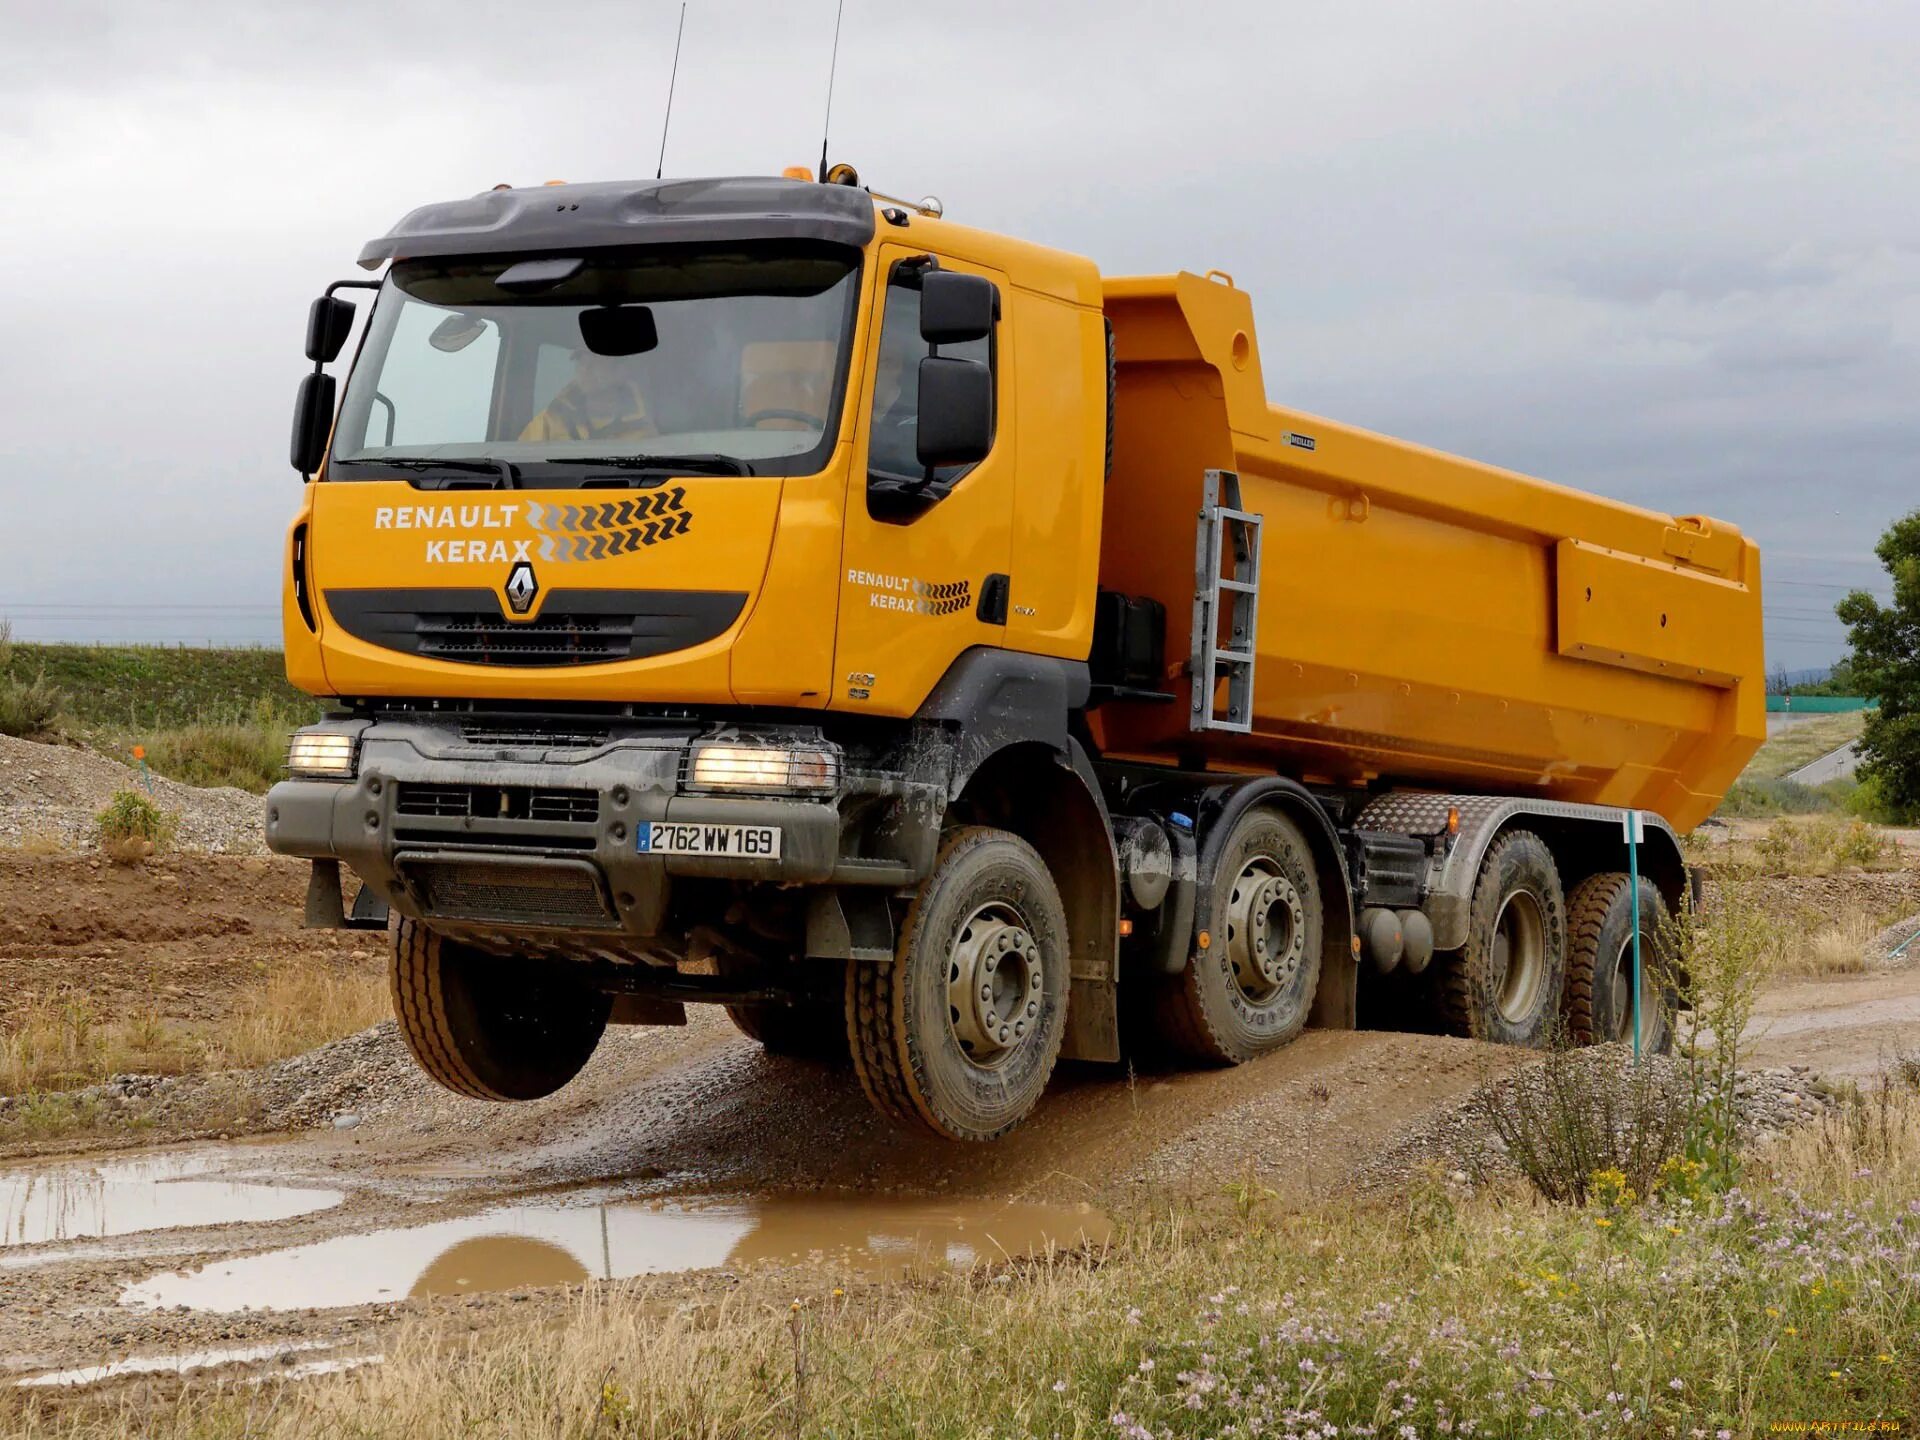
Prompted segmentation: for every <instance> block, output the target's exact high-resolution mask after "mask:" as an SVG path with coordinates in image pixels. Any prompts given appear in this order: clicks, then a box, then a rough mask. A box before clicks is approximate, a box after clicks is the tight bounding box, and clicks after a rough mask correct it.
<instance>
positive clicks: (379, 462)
mask: <svg viewBox="0 0 1920 1440" xmlns="http://www.w3.org/2000/svg"><path fill="white" fill-rule="evenodd" d="M347 463H348V464H349V465H370V466H374V467H376V468H379V467H384V468H386V469H389V470H412V471H413V472H415V473H416V474H421V473H425V472H426V471H429V470H458V471H460V472H462V473H463V474H473V475H493V476H496V477H498V478H499V479H500V480H502V481H504V482H505V483H506V488H507V489H509V490H517V489H519V488H520V471H519V470H518V468H516V467H515V465H514V463H513V462H512V461H511V460H461V459H454V458H451V457H448V458H445V459H436V458H435V457H433V456H431V455H368V456H365V457H362V458H360V459H355V460H349V461H348V462H347Z"/></svg>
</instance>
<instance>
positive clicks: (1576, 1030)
mask: <svg viewBox="0 0 1920 1440" xmlns="http://www.w3.org/2000/svg"><path fill="white" fill-rule="evenodd" d="M1567 930H1568V934H1569V937H1570V939H1569V941H1568V947H1567V1028H1568V1029H1569V1030H1570V1031H1571V1032H1572V1035H1573V1039H1574V1042H1575V1043H1576V1044H1580V1045H1607V1044H1612V1043H1614V1042H1616V1041H1617V1042H1620V1043H1624V1044H1632V1043H1633V887H1632V882H1631V881H1629V879H1628V878H1627V877H1626V876H1625V875H1622V874H1620V873H1618V872H1617V871H1613V872H1608V873H1605V874H1601V875H1590V876H1588V877H1587V878H1586V879H1585V880H1582V881H1581V882H1580V883H1579V884H1578V885H1576V886H1574V888H1573V894H1572V895H1570V896H1569V897H1568V898H1567ZM1671 956H1672V936H1671V934H1670V933H1669V928H1668V916H1667V904H1666V901H1665V900H1663V899H1661V897H1660V892H1659V891H1658V890H1657V889H1655V888H1654V887H1653V886H1652V885H1649V884H1647V883H1646V882H1645V881H1644V880H1643V881H1642V882H1641V885H1640V1048H1641V1050H1643V1051H1645V1052H1648V1053H1650V1054H1665V1053H1666V1052H1667V1051H1669V1050H1671V1049H1672V1048H1673V1008H1674V1004H1673V1002H1674V995H1673V988H1672V984H1671V980H1670V978H1669V977H1670V975H1671V972H1672V965H1671Z"/></svg>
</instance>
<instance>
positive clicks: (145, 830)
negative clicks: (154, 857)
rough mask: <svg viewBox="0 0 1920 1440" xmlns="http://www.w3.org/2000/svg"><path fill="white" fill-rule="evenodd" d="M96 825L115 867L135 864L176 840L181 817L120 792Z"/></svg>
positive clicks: (134, 792) (132, 793) (96, 819)
mask: <svg viewBox="0 0 1920 1440" xmlns="http://www.w3.org/2000/svg"><path fill="white" fill-rule="evenodd" d="M94 822H95V825H96V826H97V828H98V831H99V837H100V848H101V849H102V850H104V851H106V852H107V854H108V856H109V857H111V858H112V859H113V860H114V861H115V862H116V863H119V864H134V863H137V862H138V861H140V860H144V859H145V858H146V857H147V856H149V855H151V854H153V853H154V851H156V850H158V849H160V848H161V847H162V846H164V845H166V844H167V843H168V842H169V841H170V840H172V839H173V832H174V829H175V827H176V826H177V825H178V824H179V823H180V817H179V816H178V815H176V814H174V813H173V812H172V811H168V810H162V809H161V808H160V807H159V806H158V805H155V804H154V803H153V802H152V801H151V800H149V799H147V797H146V796H144V795H142V794H141V793H140V792H139V791H137V790H120V791H117V792H115V794H114V797H113V799H111V800H110V801H108V802H107V808H106V809H104V810H102V811H101V812H100V813H99V814H98V815H96V816H95V817H94Z"/></svg>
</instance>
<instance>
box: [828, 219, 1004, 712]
mask: <svg viewBox="0 0 1920 1440" xmlns="http://www.w3.org/2000/svg"><path fill="white" fill-rule="evenodd" d="M880 266H881V269H880V272H879V273H880V274H881V276H882V277H883V279H882V283H881V284H880V285H879V286H878V287H877V288H876V293H875V295H874V298H873V302H872V304H873V309H872V313H871V314H870V315H869V317H868V324H867V336H868V341H867V353H866V356H865V357H864V358H865V363H864V364H863V366H862V367H861V371H860V373H861V374H862V375H863V376H864V385H863V389H862V395H861V400H860V407H859V409H858V410H857V411H856V412H855V424H856V431H855V437H856V438H855V441H854V463H853V467H852V472H851V477H850V479H849V481H848V485H849V491H848V495H847V510H846V515H847V519H846V530H845V539H844V541H843V549H842V554H841V567H840V581H841V593H840V618H839V628H838V631H837V635H836V644H835V649H834V657H835V658H834V672H835V673H834V689H833V699H832V702H831V703H832V705H833V708H835V709H839V710H865V711H869V712H872V713H877V714H887V715H908V714H912V713H913V711H914V710H915V709H916V708H917V707H918V705H919V703H920V701H921V700H923V699H924V698H925V697H926V694H927V692H928V691H929V690H931V689H932V688H933V686H934V684H935V683H936V682H937V681H938V680H939V679H940V677H941V676H942V675H943V674H944V673H946V669H947V667H948V666H949V665H950V664H952V663H953V661H954V659H955V658H956V657H958V656H959V655H960V653H961V652H962V651H964V650H966V649H967V648H969V647H970V646H975V645H992V646H999V645H1003V644H1004V643H1005V640H1006V631H1007V595H1008V579H1007V576H1008V572H1009V570H1010V568H1011V554H1012V521H1013V468H1014V433H1015V432H1014V424H1013V404H1014V401H1013V377H1012V374H1011V371H1012V358H1013V347H1012V346H1011V345H1009V344H1006V343H1003V342H1004V337H1003V334H1002V332H1003V331H1004V329H1005V327H1006V320H1005V318H1004V317H1005V313H1006V306H1005V304H1004V301H1005V297H1006V294H1007V285H1006V279H1005V277H1004V275H1002V274H1001V273H1000V272H998V271H996V270H993V269H991V268H989V267H987V266H983V265H978V264H974V263H971V262H969V261H966V260H963V259H959V258H957V257H953V256H948V255H933V254H930V253H929V252H927V251H925V250H921V249H917V248H913V247H909V246H902V245H888V246H883V247H882V248H881V251H880ZM935 268H938V269H942V270H953V271H961V272H964V273H967V274H974V275H983V276H985V277H986V278H987V279H989V280H992V281H993V282H994V284H995V285H996V286H998V287H999V294H1000V297H1001V300H1002V304H1001V305H1000V307H999V309H998V312H997V314H998V318H996V320H995V323H994V327H993V333H992V334H990V335H989V336H987V337H986V338H985V339H983V340H978V341H968V342H966V343H965V344H957V345H955V344H948V345H941V346H940V347H939V348H938V353H939V354H940V355H942V356H948V357H952V358H957V359H963V360H974V361H978V362H980V363H982V364H985V365H987V366H988V367H989V368H990V370H991V372H992V377H993V380H992V385H993V395H994V421H995V423H994V436H993V444H992V448H991V449H990V450H989V451H988V453H987V455H986V458H985V459H983V460H980V461H978V462H977V463H975V464H972V465H964V466H944V467H941V468H939V469H936V470H933V471H931V472H929V471H927V470H925V469H924V468H923V467H921V466H920V464H919V462H918V459H917V456H916V453H915V443H916V426H917V421H918V415H919V382H918V367H919V362H920V361H921V360H923V359H925V358H926V357H927V356H928V355H929V354H930V353H932V347H930V346H929V345H928V344H927V342H926V341H925V340H924V339H922V338H921V333H920V285H921V281H922V279H923V278H924V276H925V275H926V274H927V273H928V272H929V270H931V269H935Z"/></svg>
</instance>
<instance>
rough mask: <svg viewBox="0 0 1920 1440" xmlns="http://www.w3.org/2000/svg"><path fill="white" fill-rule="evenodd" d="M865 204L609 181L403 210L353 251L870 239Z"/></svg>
mask: <svg viewBox="0 0 1920 1440" xmlns="http://www.w3.org/2000/svg"><path fill="white" fill-rule="evenodd" d="M873 227H874V221H873V197H872V196H870V195H868V194H867V192H866V191H864V190H858V189H854V188H851V187H848V186H844V185H820V184H815V183H813V182H811V181H805V180H785V179H778V178H775V177H771V176H757V175H743V176H734V177H723V178H720V179H710V180H612V181H600V182H596V183H593V184H585V185H543V186H538V187H534V188H529V189H522V190H484V191H482V192H481V193H480V194H478V195H473V196H469V197H468V198H467V199H464V200H447V201H442V202H440V203H439V204H435V205H423V206H421V207H420V208H419V209H418V210H414V211H410V212H409V213H408V214H407V215H405V216H404V217H402V219H401V220H400V223H399V224H397V225H395V226H394V227H393V229H391V230H389V231H388V232H387V233H386V234H385V235H382V236H381V237H380V238H379V239H378V240H372V241H369V242H368V243H367V245H366V247H365V248H364V249H362V250H361V252H360V264H361V265H362V266H363V267H364V268H366V269H368V270H377V269H379V268H380V266H381V265H382V264H384V263H385V262H386V261H388V260H405V259H411V258H413V257H415V256H421V255H486V254H501V253H505V252H520V251H542V250H582V249H588V248H598V247H602V246H611V245H647V244H659V243H672V242H676V241H678V242H688V243H694V244H699V243H702V242H707V241H721V242H725V241H730V240H825V241H830V242H833V243H836V244H841V245H851V246H864V245H865V244H866V243H867V241H868V240H870V239H872V238H873Z"/></svg>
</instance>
